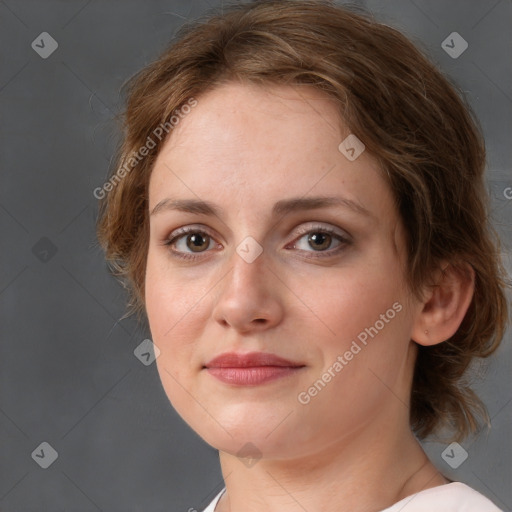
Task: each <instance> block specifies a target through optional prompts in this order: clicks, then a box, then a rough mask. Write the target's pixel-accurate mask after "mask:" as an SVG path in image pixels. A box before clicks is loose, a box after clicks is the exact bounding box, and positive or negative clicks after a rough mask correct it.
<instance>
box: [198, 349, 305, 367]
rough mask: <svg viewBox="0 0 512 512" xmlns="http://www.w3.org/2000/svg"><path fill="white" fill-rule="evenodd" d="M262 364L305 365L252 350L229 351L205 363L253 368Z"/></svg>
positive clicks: (281, 365) (206, 365)
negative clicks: (249, 351) (245, 352)
mask: <svg viewBox="0 0 512 512" xmlns="http://www.w3.org/2000/svg"><path fill="white" fill-rule="evenodd" d="M261 366H280V367H289V368H297V367H301V366H304V365H303V364H301V363H295V362H293V361H289V360H288V359H283V358H282V357H278V356H276V355H274V354H267V353H265V352H251V353H249V354H237V353H235V352H227V353H225V354H221V355H220V356H217V357H214V358H213V359H212V360H211V361H210V362H208V363H206V364H205V367H206V368H253V367H261Z"/></svg>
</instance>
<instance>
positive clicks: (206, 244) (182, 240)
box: [164, 226, 219, 258]
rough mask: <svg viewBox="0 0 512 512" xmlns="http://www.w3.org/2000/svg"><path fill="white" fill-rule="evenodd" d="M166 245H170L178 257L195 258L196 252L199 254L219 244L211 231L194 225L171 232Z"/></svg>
mask: <svg viewBox="0 0 512 512" xmlns="http://www.w3.org/2000/svg"><path fill="white" fill-rule="evenodd" d="M164 245H167V246H169V247H170V250H171V251H172V252H173V253H174V254H175V255H176V256H177V257H183V258H194V257H195V256H194V255H195V254H197V255H199V254H201V253H204V252H207V251H208V250H209V249H213V248H215V247H217V246H219V244H217V243H216V242H215V240H214V239H213V237H212V236H211V235H210V234H209V233H207V232H206V231H204V230H202V229H198V228H194V227H192V226H190V227H184V228H180V229H177V230H176V231H174V232H173V233H171V235H169V238H168V239H167V240H166V241H165V242H164Z"/></svg>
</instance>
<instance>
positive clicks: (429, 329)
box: [411, 262, 475, 346]
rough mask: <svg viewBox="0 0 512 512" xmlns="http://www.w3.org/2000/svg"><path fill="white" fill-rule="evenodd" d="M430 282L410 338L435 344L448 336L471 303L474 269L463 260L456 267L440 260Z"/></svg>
mask: <svg viewBox="0 0 512 512" xmlns="http://www.w3.org/2000/svg"><path fill="white" fill-rule="evenodd" d="M434 277H435V281H434V284H433V285H430V286H427V287H426V289H425V292H424V299H423V302H422V303H420V304H418V306H419V311H418V314H417V316H416V319H415V321H414V325H413V330H412V333H411V338H412V340H413V341H415V342H416V343H418V344H419V345H425V346H430V345H437V344H438V343H441V342H443V341H446V340H447V339H449V338H451V337H452V336H453V335H454V334H455V333H456V332H457V329H458V328H459V326H460V324H461V323H462V320H463V319H464V315H465V314H466V311H467V310H468V308H469V305H470V304H471V299H472V298H473V293H474V290H475V271H474V270H473V268H472V267H471V266H470V265H469V264H466V265H465V266H464V268H455V267H454V266H453V265H452V264H450V263H446V262H445V263H443V265H442V268H441V269H439V271H438V272H437V273H436V275H435V276H434Z"/></svg>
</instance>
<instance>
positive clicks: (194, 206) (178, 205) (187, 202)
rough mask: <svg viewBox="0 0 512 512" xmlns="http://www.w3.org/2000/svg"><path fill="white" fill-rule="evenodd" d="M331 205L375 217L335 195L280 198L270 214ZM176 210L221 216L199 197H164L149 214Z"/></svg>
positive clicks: (356, 204)
mask: <svg viewBox="0 0 512 512" xmlns="http://www.w3.org/2000/svg"><path fill="white" fill-rule="evenodd" d="M332 206H338V207H344V208H347V209H350V210H352V211H353V212H355V213H357V214H359V215H363V216H365V217H371V218H375V217H374V215H373V214H372V213H370V212H369V211H368V210H367V209H366V208H364V207H363V206H362V205H361V204H359V203H357V202H355V201H352V200H351V199H347V198H344V197H337V196H318V197H295V198H291V199H282V200H281V201H278V202H277V203H275V204H274V206H273V208H272V215H273V216H278V215H284V214H287V213H292V212H296V211H302V210H317V209H320V208H328V207H332ZM169 210H177V211H181V212H186V213H195V214H200V215H210V216H217V217H221V216H222V213H223V211H222V208H220V207H218V206H216V205H215V204H214V203H211V202H209V201H203V200H200V199H169V198H168V199H164V200H162V201H160V202H159V203H158V204H157V205H156V206H155V207H154V208H153V210H152V211H151V213H150V215H157V214H158V213H162V212H164V211H169Z"/></svg>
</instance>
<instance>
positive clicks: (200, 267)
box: [145, 83, 473, 512]
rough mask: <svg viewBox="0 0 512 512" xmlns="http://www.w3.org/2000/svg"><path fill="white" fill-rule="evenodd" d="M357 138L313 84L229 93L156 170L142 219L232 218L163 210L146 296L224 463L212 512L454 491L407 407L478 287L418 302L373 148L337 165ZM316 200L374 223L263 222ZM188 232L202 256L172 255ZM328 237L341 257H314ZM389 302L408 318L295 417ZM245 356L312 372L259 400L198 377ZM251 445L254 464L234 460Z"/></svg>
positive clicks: (298, 218) (310, 215) (189, 401)
mask: <svg viewBox="0 0 512 512" xmlns="http://www.w3.org/2000/svg"><path fill="white" fill-rule="evenodd" d="M349 133H350V132H349V130H348V129H347V128H346V127H345V125H344V124H343V123H342V122H340V120H339V117H338V115H337V111H336V105H335V103H334V101H333V100H332V99H329V98H328V97H325V96H324V95H323V94H322V93H321V92H319V91H317V90H316V89H313V88H310V87H309V86H302V87H299V86H295V87H288V86H268V87H265V88H261V87H258V86H252V85H247V84H245V85H242V84H239V83H228V84H225V85H222V86H220V87H218V88H216V89H214V90H212V91H210V92H208V93H207V94H205V95H203V96H201V97H200V98H198V105H197V106H196V107H195V108H194V109H193V111H192V112H191V113H190V114H188V115H187V116H186V117H185V118H184V119H182V120H181V121H180V124H179V125H177V126H176V127H175V129H174V130H173V132H172V133H171V135H172V136H171V137H170V138H169V139H168V140H167V141H166V143H165V145H164V147H163V149H162V150H161V152H160V154H159V156H158V159H157V161H156V163H155V166H154V170H153V173H152V176H151V179H150V186H149V211H150V212H152V211H153V210H154V208H155V206H156V205H158V204H159V203H160V202H161V201H164V200H166V199H201V200H206V201H209V202H212V203H214V204H215V205H217V206H218V207H219V208H221V209H222V213H219V214H218V215H205V214H199V213H191V212H184V211H178V210H175V209H171V208H167V209H165V208H162V207H159V211H158V212H155V213H153V214H152V215H151V216H150V241H149V249H148V259H147V269H146V270H147V271H146V283H145V286H146V296H145V301H146V311H147V314H148V319H149V324H150V328H151V333H152V336H153V341H154V343H155V344H156V345H157V346H158V348H159V349H160V351H161V353H160V356H159V357H158V359H157V367H158V371H159V374H160V378H161V381H162V384H163V387H164V389H165V392H166V394H167V396H168V397H169V400H170V401H171V403H172V405H173V406H174V408H175V409H176V410H177V412H178V413H179V414H180V415H181V416H182V417H183V419H184V420H185V421H186V422H187V423H188V424H189V425H190V426H191V428H192V429H194V430H195V431H196V432H197V433H198V434H199V435H200V436H201V437H202V438H203V439H204V440H205V441H206V442H208V443H209V444H210V445H212V446H213V447H215V448H217V449H218V450H219V454H220V462H221V468H222V473H223V476H224V480H225V485H226V489H227V492H226V493H225V494H224V496H223V497H222V498H221V500H220V502H219V504H218V506H217V509H216V511H217V512H242V511H243V512H257V511H261V510H266V511H269V512H274V511H280V512H296V511H297V512H298V511H301V512H303V510H309V511H314V510H322V511H324V512H330V511H339V510H341V509H342V508H343V510H351V511H354V512H370V511H373V512H376V511H379V510H382V509H384V508H386V507H389V506H391V505H392V504H393V503H396V502H397V501H399V500H400V499H402V498H404V497H406V496H409V495H411V494H413V493H415V492H419V491H421V490H423V489H426V488H429V487H434V486H437V485H442V484H445V483H446V482H447V481H446V479H445V478H444V477H443V476H442V475H441V474H440V473H438V471H437V470H436V469H435V468H434V466H433V465H432V464H431V463H430V462H429V460H428V458H427V457H426V455H425V453H424V452H423V450H422V448H421V446H420V444H419V443H418V442H417V440H416V439H415V437H414V436H413V435H412V433H411V431H410V427H409V421H408V415H409V408H408V403H409V394H410V387H411V381H412V375H413V364H414V360H415V357H416V352H417V344H424V345H428V344H434V343H439V342H442V341H443V340H445V339H447V338H449V337H450V336H451V335H452V334H453V333H454V332H455V331H456V330H457V328H458V326H459V325H460V322H461V321H462V318H463V316H464V313H465V311H466V310H467V307H468V305H469V302H470V300H471V295H472V293H473V278H472V276H471V275H470V273H468V275H467V276H465V277H464V276H461V275H459V274H457V273H455V272H454V271H452V269H451V267H450V266H449V265H445V270H444V273H439V274H437V275H436V276H433V280H434V281H435V282H436V283H437V285H438V286H436V287H426V288H425V296H424V300H422V301H419V300H417V299H415V298H414V297H413V295H412V294H411V292H410V291H409V289H408V288H407V286H406V284H405V281H404V275H405V234H404V230H403V226H402V222H401V219H400V218H399V216H398V213H397V211H396V208H395V206H394V202H393V195H392V191H391V190H390V188H389V186H388V185H387V183H386V182H385V180H384V178H383V176H382V172H381V170H380V169H379V167H378V165H377V163H376V161H375V160H374V159H373V158H372V157H371V155H369V154H368V153H367V152H366V151H365V152H363V153H362V154H361V155H360V156H359V157H358V158H357V159H356V160H354V161H349V160H348V159H347V158H346V157H345V156H344V155H343V154H342V153H341V152H340V151H339V150H338V146H339V144H340V142H341V141H342V140H344V139H345V138H346V137H347V136H348V135H349ZM313 196H338V197H343V198H347V199H350V200H352V201H354V202H356V203H357V204H359V205H360V206H362V207H363V208H365V209H366V210H367V211H368V212H369V214H368V215H363V214H361V213H358V212H357V211H353V210H352V209H350V208H348V207H346V206H329V207H323V208H321V209H308V210H301V211H294V212H290V213H287V214H285V215H280V216H272V214H271V210H272V207H273V205H274V203H276V202H277V201H280V200H282V199H289V198H296V197H313ZM183 226H193V227H195V228H197V229H202V230H206V232H207V233H208V235H209V236H210V238H208V237H206V239H204V240H203V239H201V240H203V241H204V250H203V252H199V253H198V252H193V250H191V249H190V245H189V246H187V243H186V241H187V235H184V236H182V237H181V239H180V241H176V242H175V243H174V246H172V245H171V246H169V245H165V242H166V241H167V240H169V238H172V237H173V236H174V235H175V234H176V233H175V232H176V230H177V229H178V228H180V227H183ZM319 227H320V228H331V229H334V230H335V233H336V234H339V235H341V236H343V237H345V238H346V239H348V242H341V243H340V242H338V241H337V239H336V237H334V236H333V238H331V239H329V238H327V242H326V245H327V248H325V247H324V248H323V249H322V250H319V249H318V248H317V247H316V246H315V245H313V246H312V245H311V244H310V243H309V242H308V232H309V233H310V234H311V233H318V228H319ZM197 235H198V233H197V231H196V236H197ZM199 235H200V233H199ZM248 236H250V237H252V238H253V239H255V240H256V241H257V242H258V244H259V245H260V246H261V248H262V250H263V252H262V253H261V254H260V255H259V256H258V257H257V258H256V259H255V260H254V261H253V262H252V263H248V262H247V261H246V260H245V259H244V258H242V257H241V256H240V254H239V253H237V251H236V249H237V246H239V244H240V243H241V242H242V241H243V240H244V239H245V238H246V237H248ZM173 248H174V249H175V250H176V251H178V254H184V253H185V254H188V255H192V256H196V259H192V260H190V259H181V258H179V257H178V256H177V255H176V254H177V253H176V252H174V253H173V252H172V249H173ZM251 250H252V249H251ZM315 255H316V256H319V257H317V258H314V256H315ZM396 302H398V303H399V304H400V305H401V306H402V309H401V311H400V312H399V313H397V314H396V315H395V316H394V318H393V319H391V320H389V321H388V322H387V323H385V326H384V328H382V329H381V330H380V331H379V332H378V334H377V335H376V336H375V337H374V338H370V339H369V341H368V343H367V345H366V346H364V347H363V348H362V350H361V351H360V352H358V353H357V355H354V357H353V358H352V359H351V360H350V361H348V362H347V364H346V365H344V366H343V369H342V370H341V371H339V372H338V373H336V376H335V377H333V378H332V379H331V380H330V382H328V383H327V384H326V385H325V387H324V388H323V389H322V390H321V391H320V392H319V393H317V394H316V396H314V397H312V398H311V400H310V401H309V403H307V404H302V403H300V402H299V400H298V395H299V393H300V392H303V391H305V390H308V388H310V387H311V385H312V384H313V383H314V382H315V381H317V380H318V379H319V378H321V377H322V375H323V374H324V372H325V371H326V370H327V369H328V368H329V367H332V365H333V363H334V362H335V361H336V360H337V357H338V356H339V355H343V354H344V353H345V352H346V351H347V350H349V348H350V346H351V344H352V342H353V340H356V339H357V335H358V334H359V333H361V332H362V331H364V329H365V328H369V327H370V326H374V325H375V323H376V321H377V320H379V318H381V317H380V315H382V314H385V313H386V311H387V310H389V309H390V308H391V307H392V305H393V304H394V303H396ZM425 331H428V332H427V333H426V332H425ZM253 351H263V352H270V353H273V354H276V355H278V356H280V357H284V358H286V359H290V360H292V361H296V362H300V363H302V364H303V365H305V366H304V368H302V369H301V370H300V371H298V372H295V373H294V374H292V375H290V376H287V377H285V378H282V379H278V380H275V381H271V382H267V383H265V384H262V385H259V386H252V387H249V386H246V387H240V386H234V385H230V384H226V383H223V382H221V381H219V380H217V379H216V378H214V377H212V376H211V375H210V374H209V373H208V371H207V370H205V369H204V368H203V367H204V364H205V363H206V362H208V361H209V360H210V359H212V358H213V357H215V356H217V355H219V354H221V353H224V352H241V353H247V352H253ZM247 443H250V445H247ZM244 446H245V447H246V448H245V451H246V453H244V455H246V456H249V457H251V456H252V457H253V460H252V462H251V461H250V458H249V459H248V458H243V457H241V456H239V455H237V454H239V452H240V450H241V449H242V448H243V447H244ZM247 446H250V447H252V448H251V449H252V451H251V449H249V448H247Z"/></svg>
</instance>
